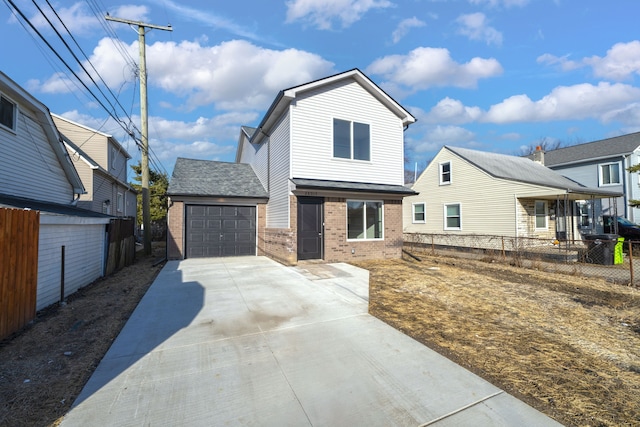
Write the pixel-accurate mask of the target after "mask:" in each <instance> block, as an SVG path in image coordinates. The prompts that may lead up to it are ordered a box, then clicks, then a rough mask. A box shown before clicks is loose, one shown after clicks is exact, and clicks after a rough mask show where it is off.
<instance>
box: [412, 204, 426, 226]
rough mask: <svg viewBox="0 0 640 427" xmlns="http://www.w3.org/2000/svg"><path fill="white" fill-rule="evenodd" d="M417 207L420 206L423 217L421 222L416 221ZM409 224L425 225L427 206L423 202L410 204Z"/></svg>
mask: <svg viewBox="0 0 640 427" xmlns="http://www.w3.org/2000/svg"><path fill="white" fill-rule="evenodd" d="M417 205H422V215H424V219H423V220H422V221H419V220H416V206H417ZM411 222H412V223H413V224H425V223H426V222H427V204H426V203H425V202H415V203H411Z"/></svg>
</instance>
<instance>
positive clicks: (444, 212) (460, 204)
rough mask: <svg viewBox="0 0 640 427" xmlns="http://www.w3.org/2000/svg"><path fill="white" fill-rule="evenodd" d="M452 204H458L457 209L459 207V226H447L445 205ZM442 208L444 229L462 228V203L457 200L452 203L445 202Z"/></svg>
mask: <svg viewBox="0 0 640 427" xmlns="http://www.w3.org/2000/svg"><path fill="white" fill-rule="evenodd" d="M452 205H458V207H459V208H458V209H459V214H458V215H459V217H460V227H447V206H452ZM442 208H443V221H444V223H443V224H442V225H443V226H444V229H445V230H454V231H456V230H462V203H459V202H453V203H445V204H444V205H442Z"/></svg>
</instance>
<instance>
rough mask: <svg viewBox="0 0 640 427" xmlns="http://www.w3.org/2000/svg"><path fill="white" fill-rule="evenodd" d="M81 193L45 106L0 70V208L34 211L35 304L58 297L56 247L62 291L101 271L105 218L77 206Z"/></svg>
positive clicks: (72, 289) (45, 303)
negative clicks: (37, 217)
mask: <svg viewBox="0 0 640 427" xmlns="http://www.w3.org/2000/svg"><path fill="white" fill-rule="evenodd" d="M84 193H85V189H84V187H83V184H82V181H81V179H80V177H79V175H78V173H77V171H76V169H75V168H74V166H73V163H72V162H71V159H70V158H69V155H68V153H67V151H66V150H65V147H64V144H63V143H62V140H61V138H60V135H59V134H58V131H57V129H56V127H55V125H54V123H53V120H52V118H51V114H50V112H49V110H48V108H47V107H46V106H45V105H44V104H42V103H41V102H40V101H38V100H37V99H36V98H34V97H33V96H32V95H31V94H29V93H28V92H27V91H25V90H24V89H23V88H22V87H20V86H19V85H18V84H16V83H15V82H14V81H12V80H11V79H10V78H9V77H7V76H6V75H5V74H3V73H2V72H0V207H4V208H16V209H34V210H39V211H40V228H39V230H40V231H39V242H38V280H37V301H36V309H41V308H44V307H46V306H48V305H50V304H53V303H55V302H57V301H59V299H60V287H61V278H62V275H61V271H62V256H61V252H62V247H64V248H65V249H64V250H65V263H64V271H65V275H64V282H65V283H64V291H65V292H64V293H65V295H68V294H70V293H73V292H75V291H76V290H77V289H78V288H80V287H83V286H85V285H88V284H89V283H91V282H93V281H94V280H95V279H97V278H99V277H101V276H102V275H103V274H104V260H105V235H106V233H105V231H106V225H107V224H109V221H110V218H111V217H109V216H108V215H103V214H100V213H96V212H91V211H87V210H84V209H79V208H77V207H76V204H77V203H78V199H79V197H80V196H81V195H82V194H84ZM1 249H2V248H0V250H1ZM0 274H1V272H0Z"/></svg>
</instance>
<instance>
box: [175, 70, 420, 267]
mask: <svg viewBox="0 0 640 427" xmlns="http://www.w3.org/2000/svg"><path fill="white" fill-rule="evenodd" d="M414 122H415V118H414V117H413V116H412V115H411V114H410V113H409V112H408V111H407V110H405V109H404V108H403V107H402V106H401V105H399V104H398V103H397V102H396V101H394V100H393V99H392V98H391V97H389V95H387V94H386V93H385V92H384V91H382V90H381V89H380V88H379V87H378V86H377V85H376V84H374V83H373V82H372V81H371V80H370V79H369V78H368V77H366V76H365V75H364V74H363V73H362V72H361V71H360V70H357V69H353V70H350V71H347V72H344V73H340V74H336V75H333V76H329V77H326V78H323V79H319V80H316V81H313V82H309V83H306V84H302V85H299V86H295V87H292V88H289V89H285V90H282V91H280V93H279V94H278V95H277V97H276V98H275V100H274V101H273V103H272V104H271V107H270V108H269V110H268V111H267V113H266V115H265V116H264V117H263V119H262V121H261V122H260V123H259V124H258V126H257V127H255V128H252V127H242V129H241V131H240V137H239V141H238V151H237V154H236V162H237V163H241V164H248V165H250V166H251V167H252V169H253V171H254V172H255V176H257V178H258V179H259V181H260V182H261V183H262V186H263V187H264V189H265V190H266V191H267V193H268V202H267V204H266V205H265V204H264V203H257V204H254V206H255V207H256V212H257V213H256V215H257V217H256V229H255V233H256V235H257V247H258V253H260V254H266V255H268V256H270V257H273V258H275V259H278V260H280V261H282V262H284V263H287V264H295V263H297V262H298V260H303V259H324V260H327V261H348V260H355V259H365V258H369V259H371V258H396V257H400V256H401V251H402V243H403V242H402V198H403V197H405V196H407V195H410V194H413V191H411V190H410V189H408V188H406V187H405V186H404V130H405V129H406V128H407V127H408V126H409V125H410V124H412V123H414ZM172 180H173V179H172ZM170 188H171V184H170ZM172 200H173V205H171V204H170V206H172V207H170V210H169V216H170V218H169V223H170V225H169V232H170V234H171V235H172V236H173V238H170V242H169V245H170V246H171V245H174V250H173V251H172V252H171V253H170V257H184V254H185V253H188V250H187V251H186V252H185V247H186V248H188V247H189V244H190V242H189V240H190V239H193V240H194V241H196V240H201V239H202V235H201V233H199V232H198V233H192V230H190V229H189V227H190V226H189V224H191V222H190V221H189V218H188V214H184V212H188V210H187V209H188V208H189V206H187V205H191V206H193V205H194V204H196V203H197V201H195V200H193V199H191V200H190V201H187V202H186V203H185V204H182V203H181V202H180V203H176V202H177V200H176V199H175V198H172ZM227 202H229V199H227ZM201 204H204V202H201ZM172 215H173V217H174V219H175V218H177V216H180V219H179V220H175V223H174V224H173V225H172V220H171V216H172ZM185 215H186V217H185ZM179 227H182V229H180V228H179ZM205 233H206V231H205ZM222 234H224V233H222ZM222 234H220V235H221V236H222ZM210 235H211V234H209V236H210Z"/></svg>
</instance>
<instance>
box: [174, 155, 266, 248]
mask: <svg viewBox="0 0 640 427" xmlns="http://www.w3.org/2000/svg"><path fill="white" fill-rule="evenodd" d="M167 195H168V196H169V211H168V213H167V258H169V259H185V258H206V257H223V256H246V255H249V256H255V255H257V254H258V249H257V247H258V245H257V241H258V238H257V236H258V229H259V228H260V224H262V227H264V215H265V212H266V208H265V206H266V203H267V201H268V200H269V196H268V193H267V191H266V190H265V189H264V187H263V185H262V183H261V182H260V180H259V179H258V177H257V176H256V174H255V172H254V171H253V168H252V167H251V166H250V165H248V164H241V163H227V162H216V161H211V160H194V159H184V158H179V159H177V161H176V164H175V166H174V168H173V174H172V175H171V180H170V181H169V188H168V190H167Z"/></svg>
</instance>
